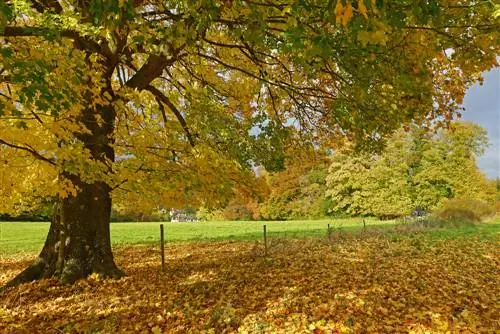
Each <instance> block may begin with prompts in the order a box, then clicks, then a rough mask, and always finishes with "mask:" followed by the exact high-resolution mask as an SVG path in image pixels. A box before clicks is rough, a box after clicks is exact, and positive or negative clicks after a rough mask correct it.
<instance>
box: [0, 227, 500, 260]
mask: <svg viewBox="0 0 500 334" xmlns="http://www.w3.org/2000/svg"><path fill="white" fill-rule="evenodd" d="M363 220H364V221H365V223H366V227H367V229H368V230H370V229H372V230H373V229H377V230H378V229H381V228H382V229H384V228H390V227H397V226H399V225H398V223H396V222H395V221H385V222H382V221H379V220H376V219H362V218H351V219H335V220H304V221H268V222H259V221H257V222H256V221H211V222H196V223H169V222H165V223H163V224H164V226H165V240H166V242H180V241H190V240H191V241H195V240H253V239H260V238H262V231H263V225H264V224H265V225H266V226H267V232H268V236H269V237H270V238H272V237H277V236H279V237H299V238H300V237H309V236H326V235H327V227H328V224H329V225H330V228H331V231H332V233H334V234H335V233H339V232H349V231H356V230H360V229H362V228H363ZM159 225H160V223H158V222H143V223H137V222H134V223H112V224H111V240H112V242H113V244H114V245H131V244H151V243H155V242H158V240H159V234H160V228H159ZM48 228H49V223H27V222H0V254H5V255H7V254H14V253H20V252H21V253H22V252H27V253H34V252H37V251H38V250H40V249H41V247H42V245H43V242H44V240H45V236H46V234H47V231H48ZM499 231H500V219H497V220H496V221H493V222H491V223H489V224H482V225H478V226H468V227H463V228H460V229H437V230H432V231H430V232H429V233H431V234H432V235H433V236H434V237H437V238H449V237H456V236H461V235H464V236H466V235H478V236H481V235H491V234H495V233H498V232H499Z"/></svg>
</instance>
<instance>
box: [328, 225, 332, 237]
mask: <svg viewBox="0 0 500 334" xmlns="http://www.w3.org/2000/svg"><path fill="white" fill-rule="evenodd" d="M328 240H329V241H332V230H331V229H330V224H328Z"/></svg>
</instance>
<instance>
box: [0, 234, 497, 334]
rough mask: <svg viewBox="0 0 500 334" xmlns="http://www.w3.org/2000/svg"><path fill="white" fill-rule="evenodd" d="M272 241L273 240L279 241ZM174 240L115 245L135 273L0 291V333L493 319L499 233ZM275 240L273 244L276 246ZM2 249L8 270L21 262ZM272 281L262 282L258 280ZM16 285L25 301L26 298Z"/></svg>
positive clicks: (414, 325) (370, 327)
mask: <svg viewBox="0 0 500 334" xmlns="http://www.w3.org/2000/svg"><path fill="white" fill-rule="evenodd" d="M273 241H274V243H273ZM271 242H272V244H271V256H270V257H269V258H263V257H261V256H260V255H261V254H260V251H261V245H258V244H257V245H256V244H255V242H231V241H224V242H216V243H210V242H206V243H203V242H197V243H183V244H175V245H173V244H170V245H169V246H168V247H167V252H166V254H167V271H166V272H165V273H164V274H161V273H159V250H158V249H157V248H156V247H155V246H134V247H126V248H121V249H119V251H118V253H117V262H118V263H119V265H120V266H121V267H123V268H124V269H125V270H126V272H127V273H128V274H129V276H128V277H126V278H123V279H120V280H107V279H106V280H102V279H101V278H99V277H92V278H90V279H88V280H84V281H79V282H77V283H76V284H75V285H73V286H56V285H54V284H53V283H52V282H51V281H42V282H37V283H29V284H25V285H22V286H21V287H19V288H15V289H12V290H9V291H7V292H6V294H5V295H4V296H3V298H2V299H1V300H0V332H3V331H6V332H9V331H19V332H23V331H24V332H30V331H31V330H33V329H34V328H35V327H36V328H37V329H38V330H39V331H43V332H51V331H63V332H64V331H75V332H90V331H94V332H97V331H98V332H103V333H111V332H112V333H116V332H145V333H151V332H153V333H171V332H200V333H213V332H217V333H223V332H225V333H236V332H240V333H261V332H265V333H331V332H334V333H360V332H369V333H374V332H378V333H381V332H384V333H387V332H410V333H445V332H448V331H456V332H471V331H472V332H473V331H480V330H482V331H486V332H487V331H488V330H489V331H491V330H494V329H495V326H496V323H495V320H496V317H495V312H496V309H495V298H494V297H493V296H496V295H498V294H499V293H500V291H499V288H498V286H497V285H496V284H495V282H496V281H497V277H496V276H497V272H496V268H497V266H496V264H495V263H494V262H492V261H491V258H490V257H488V256H489V255H491V254H495V253H497V252H498V246H497V245H496V244H495V242H494V240H492V239H481V238H475V237H470V238H459V239H451V240H439V239H437V240H436V239H435V238H431V237H426V236H425V235H422V234H420V235H406V236H405V235H400V237H399V238H398V239H397V240H396V239H391V238H389V237H384V236H381V235H373V236H364V237H361V236H353V235H345V236H344V237H343V238H342V239H340V238H338V239H335V242H334V243H332V244H328V243H326V242H323V241H322V240H319V239H310V240H279V241H278V240H275V239H272V240H271ZM273 245H274V246H273ZM25 260H26V258H25V257H23V256H20V257H19V258H18V259H17V261H15V260H13V259H10V258H9V259H5V258H4V259H2V262H1V263H0V266H1V268H2V269H3V271H4V272H6V273H7V275H5V276H0V280H1V282H0V283H2V282H4V281H6V280H7V279H8V275H14V274H15V273H17V271H18V270H19V269H20V267H21V266H22V265H23V263H25ZM262 282H265V284H262ZM19 296H21V297H22V298H23V303H19Z"/></svg>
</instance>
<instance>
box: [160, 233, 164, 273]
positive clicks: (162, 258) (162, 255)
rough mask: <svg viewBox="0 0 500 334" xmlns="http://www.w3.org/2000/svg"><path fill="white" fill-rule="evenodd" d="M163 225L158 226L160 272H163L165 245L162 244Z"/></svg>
mask: <svg viewBox="0 0 500 334" xmlns="http://www.w3.org/2000/svg"><path fill="white" fill-rule="evenodd" d="M164 240H165V239H164V233H163V224H160V248H161V271H162V272H164V271H165V243H164Z"/></svg>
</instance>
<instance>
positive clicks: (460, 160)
mask: <svg viewBox="0 0 500 334" xmlns="http://www.w3.org/2000/svg"><path fill="white" fill-rule="evenodd" d="M486 146H487V135H486V131H485V130H484V129H483V128H481V127H480V126H478V125H475V124H471V123H453V124H452V125H451V127H450V128H449V129H447V130H443V131H439V132H438V133H437V134H434V133H429V132H427V131H424V130H423V129H420V128H418V127H415V126H413V127H411V129H410V130H409V132H406V131H404V130H403V129H402V130H400V131H399V132H396V133H395V134H394V136H392V137H391V138H390V139H389V141H388V143H387V146H386V148H385V150H384V151H382V152H381V153H380V154H365V155H363V156H354V155H352V153H338V154H335V155H334V156H333V161H332V164H331V165H330V169H329V175H328V177H327V179H326V181H327V191H326V194H327V196H329V197H330V198H331V201H332V208H331V210H333V211H340V212H342V211H345V212H347V213H349V214H352V215H359V214H362V215H374V216H378V217H381V218H384V217H386V218H391V217H399V216H405V215H409V214H410V213H411V212H412V211H413V210H415V209H416V208H422V209H424V210H433V209H435V208H436V207H438V206H439V205H440V204H441V203H442V202H443V201H444V200H445V199H448V198H473V199H480V200H484V201H489V202H490V203H491V204H492V202H493V201H494V196H493V191H492V189H490V188H491V186H489V185H488V182H487V180H486V179H485V177H484V175H483V174H482V172H481V171H480V170H479V169H478V167H477V165H476V156H478V155H480V154H482V153H483V152H484V149H485V148H486Z"/></svg>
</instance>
